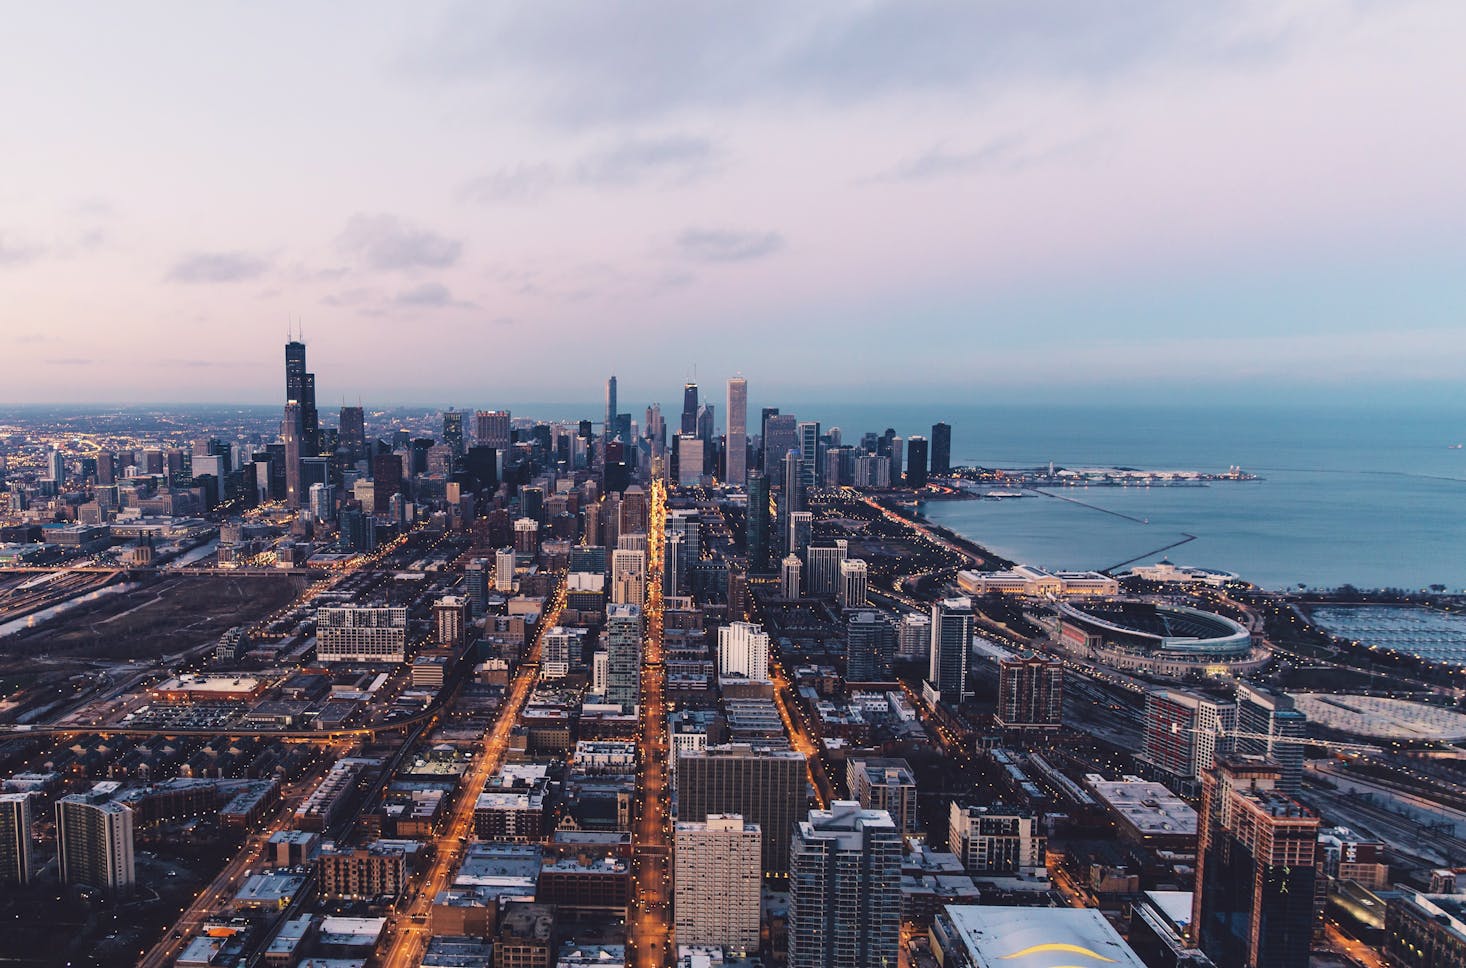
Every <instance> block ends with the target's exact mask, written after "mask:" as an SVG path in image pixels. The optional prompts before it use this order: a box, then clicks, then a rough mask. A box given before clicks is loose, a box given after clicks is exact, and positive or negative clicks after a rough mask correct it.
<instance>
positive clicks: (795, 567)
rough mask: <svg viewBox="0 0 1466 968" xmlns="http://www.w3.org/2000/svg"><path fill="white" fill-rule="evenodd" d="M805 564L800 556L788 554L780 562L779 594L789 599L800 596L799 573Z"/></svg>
mask: <svg viewBox="0 0 1466 968" xmlns="http://www.w3.org/2000/svg"><path fill="white" fill-rule="evenodd" d="M802 569H803V566H802V565H801V564H800V563H799V556H798V555H795V554H787V555H785V556H784V560H783V561H782V562H780V563H779V595H780V596H781V597H783V598H784V599H786V600H788V601H791V602H792V601H794V600H795V599H797V598H799V573H800V571H801V570H802Z"/></svg>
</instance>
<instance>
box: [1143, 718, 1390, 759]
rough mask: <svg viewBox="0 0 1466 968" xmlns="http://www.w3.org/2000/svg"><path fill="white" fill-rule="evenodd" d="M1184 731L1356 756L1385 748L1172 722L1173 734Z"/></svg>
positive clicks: (1371, 753) (1366, 754)
mask: <svg viewBox="0 0 1466 968" xmlns="http://www.w3.org/2000/svg"><path fill="white" fill-rule="evenodd" d="M1182 732H1187V733H1196V734H1198V735H1202V734H1204V735H1207V736H1216V737H1218V738H1220V739H1230V740H1239V739H1249V740H1256V741H1257V742H1259V743H1286V744H1290V745H1298V746H1322V747H1323V748H1324V749H1328V750H1335V751H1337V752H1340V753H1353V754H1355V755H1356V756H1368V755H1374V754H1378V753H1383V752H1384V750H1383V749H1381V748H1380V747H1378V746H1369V745H1368V744H1365V743H1336V742H1334V741H1333V740H1328V739H1314V738H1312V737H1308V736H1276V735H1269V734H1268V733H1249V732H1245V731H1243V730H1238V729H1198V728H1196V727H1185V726H1182V725H1181V724H1180V723H1172V724H1171V735H1173V736H1179V735H1181V733H1182Z"/></svg>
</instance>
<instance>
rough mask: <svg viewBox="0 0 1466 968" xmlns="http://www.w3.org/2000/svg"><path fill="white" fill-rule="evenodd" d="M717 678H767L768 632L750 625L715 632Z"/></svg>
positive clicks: (734, 623) (749, 623)
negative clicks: (732, 676) (716, 635)
mask: <svg viewBox="0 0 1466 968" xmlns="http://www.w3.org/2000/svg"><path fill="white" fill-rule="evenodd" d="M718 675H720V676H729V675H734V676H744V677H746V678H749V679H761V680H766V679H768V678H769V633H767V632H765V631H764V630H763V629H762V628H761V627H760V626H758V625H755V624H753V623H752V622H733V623H731V624H729V625H724V626H723V627H722V628H720V629H718Z"/></svg>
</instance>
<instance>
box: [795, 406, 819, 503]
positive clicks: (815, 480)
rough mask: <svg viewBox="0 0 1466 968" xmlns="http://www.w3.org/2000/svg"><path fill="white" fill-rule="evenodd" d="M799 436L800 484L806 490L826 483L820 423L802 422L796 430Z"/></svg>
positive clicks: (813, 421)
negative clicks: (823, 475) (823, 474)
mask: <svg viewBox="0 0 1466 968" xmlns="http://www.w3.org/2000/svg"><path fill="white" fill-rule="evenodd" d="M795 429H796V431H797V432H798V435H799V457H800V464H799V470H800V474H801V475H802V476H801V478H800V483H802V484H803V485H804V487H805V489H806V490H808V489H809V488H811V487H815V486H816V485H819V484H822V483H824V480H823V477H822V472H823V470H824V463H825V461H824V453H823V448H822V447H821V446H820V422H819V421H818V420H801V421H800V422H799V424H798V426H797V427H796V428H795Z"/></svg>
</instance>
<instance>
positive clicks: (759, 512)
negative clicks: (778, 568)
mask: <svg viewBox="0 0 1466 968" xmlns="http://www.w3.org/2000/svg"><path fill="white" fill-rule="evenodd" d="M747 521H748V525H747V533H746V535H745V538H746V544H747V546H748V570H749V571H750V572H752V573H753V574H756V575H764V574H768V573H769V572H770V571H772V570H773V559H772V557H771V556H770V548H769V521H770V514H769V479H768V478H767V477H766V476H764V475H763V474H759V473H755V474H750V475H749V478H748V518H747Z"/></svg>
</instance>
